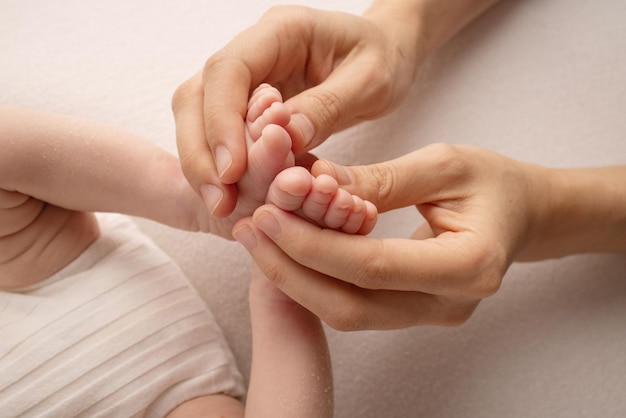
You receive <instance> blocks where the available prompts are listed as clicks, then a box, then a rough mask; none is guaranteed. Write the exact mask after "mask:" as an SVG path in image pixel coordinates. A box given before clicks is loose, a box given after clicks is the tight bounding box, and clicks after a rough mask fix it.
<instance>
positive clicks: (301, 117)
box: [291, 113, 315, 148]
mask: <svg viewBox="0 0 626 418" xmlns="http://www.w3.org/2000/svg"><path fill="white" fill-rule="evenodd" d="M291 121H292V122H293V123H294V124H295V125H296V126H297V127H298V129H300V133H301V134H302V141H303V142H302V146H303V147H305V148H306V147H307V145H309V144H310V143H311V141H312V140H313V136H314V135H315V126H313V122H311V119H309V118H308V116H306V115H305V114H304V113H296V114H294V115H291Z"/></svg>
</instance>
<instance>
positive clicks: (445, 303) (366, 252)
mask: <svg viewBox="0 0 626 418" xmlns="http://www.w3.org/2000/svg"><path fill="white" fill-rule="evenodd" d="M321 173H325V174H330V175H332V176H333V177H335V178H337V180H338V181H339V183H340V184H342V186H343V187H345V188H346V189H347V190H348V191H350V192H352V193H355V194H357V195H360V196H362V197H363V198H365V199H368V200H370V201H372V202H373V203H375V204H376V205H377V206H378V208H379V210H380V211H381V212H384V211H388V210H392V209H396V208H401V207H406V206H412V205H415V206H416V208H417V210H419V211H420V212H421V214H422V215H423V216H424V218H425V220H426V222H425V223H423V224H422V225H421V226H420V227H419V228H417V230H416V231H415V232H414V234H413V235H412V236H411V238H410V239H374V238H370V237H365V236H350V235H346V234H342V233H339V232H336V231H331V230H328V229H321V228H318V227H316V226H314V225H311V224H310V223H307V222H306V221H303V220H302V219H300V218H298V217H297V216H294V215H293V214H290V213H288V212H284V211H281V210H279V209H278V208H276V207H274V206H271V205H267V206H263V207H261V208H260V209H258V210H257V211H256V212H255V214H254V217H253V219H252V220H250V219H247V220H244V221H241V222H240V223H239V224H238V225H236V226H235V229H237V230H243V229H244V228H242V227H243V226H244V225H246V226H247V227H249V231H250V232H251V233H252V234H253V236H254V237H253V238H254V239H253V240H251V239H248V240H247V241H246V245H247V248H248V250H249V251H250V252H251V254H252V256H253V257H254V259H255V261H256V263H257V264H258V265H259V266H260V268H261V269H262V270H263V271H264V273H265V274H266V275H267V277H268V278H269V279H270V280H272V281H273V282H274V283H275V284H276V285H277V286H278V287H279V288H280V289H281V290H283V291H284V292H285V293H286V294H287V295H289V296H290V297H291V298H292V299H294V300H296V301H297V302H299V303H300V304H302V305H303V306H305V307H306V308H308V309H309V310H311V311H312V312H314V313H315V314H317V315H319V316H320V317H321V318H322V319H323V320H324V321H325V322H327V323H328V324H329V325H331V326H332V327H335V328H338V329H344V330H356V329H372V328H374V329H388V328H401V327H406V326H412V325H419V324H439V325H454V324H459V323H462V322H464V321H466V320H467V319H468V318H469V317H470V316H471V314H472V312H473V311H474V309H475V308H476V306H477V305H478V303H479V302H480V300H481V299H482V298H485V297H487V296H489V295H491V294H493V293H494V292H495V291H497V290H498V288H499V286H500V283H501V280H502V277H503V275H504V274H505V272H506V270H507V268H508V267H509V265H510V264H511V263H512V262H513V261H529V260H540V259H545V258H551V257H560V256H564V255H568V254H574V253H580V252H596V251H603V252H624V253H626V240H625V239H624V237H626V219H625V218H626V215H625V214H624V213H625V212H624V208H625V207H626V182H625V181H624V179H626V166H623V167H608V168H598V169H572V170H551V169H547V168H544V167H539V166H534V165H530V164H525V163H521V162H518V161H515V160H511V159H509V158H506V157H503V156H501V155H499V154H496V153H493V152H490V151H486V150H483V149H480V148H476V147H470V146H451V145H431V146H428V147H426V148H423V149H421V150H418V151H415V152H413V153H411V154H408V155H406V156H404V157H401V158H399V159H396V160H393V161H390V162H386V163H382V164H375V165H371V166H362V167H350V168H349V167H340V166H336V165H334V164H331V163H327V162H323V161H320V162H318V163H316V165H314V166H313V174H315V175H319V174H321Z"/></svg>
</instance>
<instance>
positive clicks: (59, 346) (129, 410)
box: [0, 215, 243, 418]
mask: <svg viewBox="0 0 626 418" xmlns="http://www.w3.org/2000/svg"><path fill="white" fill-rule="evenodd" d="M99 221H100V225H101V229H102V235H101V237H100V238H99V239H98V240H97V241H96V242H94V243H93V244H92V245H91V246H90V247H89V248H88V249H87V250H86V251H85V252H84V253H83V254H81V255H80V256H79V257H78V258H77V259H76V260H74V261H73V262H72V263H71V264H69V265H68V266H66V267H65V268H64V269H62V270H61V271H60V272H58V273H56V274H55V275H53V276H52V277H49V278H47V279H46V280H44V281H42V282H39V283H37V284H36V285H35V286H31V287H29V288H26V289H21V290H20V291H18V292H0V415H1V416H2V417H14V416H24V417H75V416H78V417H90V418H92V417H141V416H146V417H162V416H163V415H165V414H167V413H168V412H169V411H170V410H172V409H173V408H174V407H176V406H177V405H179V404H180V403H182V402H184V401H185V400H188V399H191V398H194V397H198V396H201V395H208V394H213V393H226V394H229V395H232V396H241V395H242V394H243V382H242V377H241V375H240V373H239V371H238V370H237V367H236V365H235V361H234V358H233V355H232V353H231V351H230V349H229V348H228V346H227V344H226V341H225V339H224V336H223V334H222V331H221V329H220V328H219V326H218V325H217V323H216V322H215V320H214V318H213V316H212V314H211V313H210V311H209V310H208V309H207V306H206V305H205V303H204V302H203V300H202V299H201V298H200V296H199V295H198V294H197V293H196V292H195V290H194V289H193V288H192V287H191V285H190V284H189V282H188V280H187V278H186V277H185V276H184V275H183V273H182V272H181V270H180V269H179V268H178V267H177V266H176V265H175V264H174V263H173V262H172V261H171V259H170V258H169V257H167V256H166V255H165V254H164V253H163V252H162V251H161V250H160V249H158V247H156V245H155V244H154V243H152V242H151V241H150V240H149V239H148V238H147V237H145V236H144V235H142V234H141V233H140V231H139V230H138V229H137V228H136V226H135V225H134V224H133V223H132V222H131V221H130V220H128V219H126V218H125V217H123V216H117V215H105V216H99Z"/></svg>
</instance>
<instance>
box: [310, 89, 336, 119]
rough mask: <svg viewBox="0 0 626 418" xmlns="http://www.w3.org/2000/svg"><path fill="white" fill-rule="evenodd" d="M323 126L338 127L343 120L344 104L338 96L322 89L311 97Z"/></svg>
mask: <svg viewBox="0 0 626 418" xmlns="http://www.w3.org/2000/svg"><path fill="white" fill-rule="evenodd" d="M310 99H311V101H312V103H313V106H314V107H315V109H316V111H317V116H318V118H319V122H320V123H321V124H322V126H331V127H332V126H336V125H337V124H338V122H339V121H340V119H341V116H342V114H343V112H342V103H341V99H340V98H339V96H338V95H337V94H335V93H334V92H332V91H330V90H325V89H320V90H317V91H315V92H314V93H312V94H311V95H310Z"/></svg>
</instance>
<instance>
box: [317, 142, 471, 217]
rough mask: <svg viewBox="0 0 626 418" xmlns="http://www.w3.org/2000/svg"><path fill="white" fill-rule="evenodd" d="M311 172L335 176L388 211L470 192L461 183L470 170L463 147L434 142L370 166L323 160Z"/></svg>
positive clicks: (381, 208)
mask: <svg viewBox="0 0 626 418" xmlns="http://www.w3.org/2000/svg"><path fill="white" fill-rule="evenodd" d="M311 172H312V173H313V175H314V176H318V175H321V174H328V175H330V176H332V177H334V178H335V179H336V180H337V181H338V182H339V184H340V185H341V186H342V187H343V188H345V189H346V190H348V191H349V192H351V193H353V194H356V195H358V196H359V197H361V198H363V199H366V200H369V201H370V202H372V203H374V204H375V205H376V207H377V208H378V210H379V211H380V212H385V211H388V210H392V209H398V208H402V207H406V206H412V205H419V204H422V203H428V202H438V201H442V200H446V199H449V198H460V197H462V196H463V195H464V194H465V193H466V192H463V191H462V190H460V188H459V186H461V185H462V184H463V182H464V181H465V180H466V179H467V177H468V173H469V170H468V165H467V164H466V159H464V158H462V151H461V150H460V148H459V147H457V146H454V145H447V144H434V145H429V146H427V147H424V148H422V149H419V150H417V151H414V152H412V153H409V154H406V155H404V156H402V157H400V158H397V159H395V160H391V161H386V162H383V163H378V164H371V165H366V166H353V167H344V166H340V165H338V164H334V163H332V162H330V161H325V160H319V161H317V162H316V163H315V164H314V165H313V167H312V170H311ZM459 191H460V192H461V195H458V193H459Z"/></svg>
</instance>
